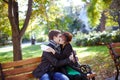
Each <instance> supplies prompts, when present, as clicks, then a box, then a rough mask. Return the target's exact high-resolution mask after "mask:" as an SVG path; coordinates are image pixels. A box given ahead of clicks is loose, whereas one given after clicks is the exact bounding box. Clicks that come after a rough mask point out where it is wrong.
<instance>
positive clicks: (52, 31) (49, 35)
mask: <svg viewBox="0 0 120 80" xmlns="http://www.w3.org/2000/svg"><path fill="white" fill-rule="evenodd" d="M60 33H61V31H59V30H51V31H50V32H49V34H48V37H49V40H53V37H54V36H56V37H57V36H58V34H60Z"/></svg>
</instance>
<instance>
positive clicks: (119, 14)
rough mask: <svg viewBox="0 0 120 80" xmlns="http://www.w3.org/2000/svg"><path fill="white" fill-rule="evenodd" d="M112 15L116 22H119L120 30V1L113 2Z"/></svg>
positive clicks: (113, 0)
mask: <svg viewBox="0 0 120 80" xmlns="http://www.w3.org/2000/svg"><path fill="white" fill-rule="evenodd" d="M110 10H111V11H110V13H111V16H112V17H113V20H114V21H115V22H118V25H119V29H120V1H119V0H112V3H111V5H110Z"/></svg>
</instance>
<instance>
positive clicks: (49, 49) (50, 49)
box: [44, 47, 55, 54]
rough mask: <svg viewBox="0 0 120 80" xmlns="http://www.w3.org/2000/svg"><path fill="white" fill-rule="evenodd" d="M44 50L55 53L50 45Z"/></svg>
mask: <svg viewBox="0 0 120 80" xmlns="http://www.w3.org/2000/svg"><path fill="white" fill-rule="evenodd" d="M44 51H46V52H52V53H53V54H55V50H54V49H53V48H51V47H49V48H47V49H46V50H44Z"/></svg>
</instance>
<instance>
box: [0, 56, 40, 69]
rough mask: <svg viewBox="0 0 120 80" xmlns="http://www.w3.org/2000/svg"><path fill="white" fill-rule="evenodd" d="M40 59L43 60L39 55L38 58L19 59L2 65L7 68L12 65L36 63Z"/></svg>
mask: <svg viewBox="0 0 120 80" xmlns="http://www.w3.org/2000/svg"><path fill="white" fill-rule="evenodd" d="M40 61H41V57H37V58H32V59H25V60H19V61H14V62H8V63H3V64H2V65H1V66H2V68H3V69H6V68H11V67H17V66H22V65H27V64H32V63H36V62H40Z"/></svg>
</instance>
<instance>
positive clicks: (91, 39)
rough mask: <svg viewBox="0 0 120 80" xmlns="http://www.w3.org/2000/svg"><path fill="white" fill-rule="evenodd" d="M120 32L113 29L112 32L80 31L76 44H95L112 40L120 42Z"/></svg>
mask: <svg viewBox="0 0 120 80" xmlns="http://www.w3.org/2000/svg"><path fill="white" fill-rule="evenodd" d="M119 37H120V32H119V30H118V31H112V32H110V33H109V32H105V31H104V32H91V33H89V34H87V35H86V34H82V33H78V34H77V35H76V36H75V38H76V42H75V44H76V45H77V46H94V45H101V44H107V43H110V42H120V38H119Z"/></svg>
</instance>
